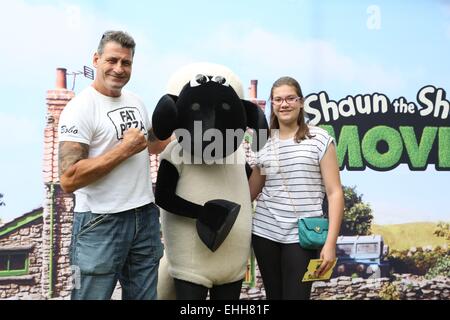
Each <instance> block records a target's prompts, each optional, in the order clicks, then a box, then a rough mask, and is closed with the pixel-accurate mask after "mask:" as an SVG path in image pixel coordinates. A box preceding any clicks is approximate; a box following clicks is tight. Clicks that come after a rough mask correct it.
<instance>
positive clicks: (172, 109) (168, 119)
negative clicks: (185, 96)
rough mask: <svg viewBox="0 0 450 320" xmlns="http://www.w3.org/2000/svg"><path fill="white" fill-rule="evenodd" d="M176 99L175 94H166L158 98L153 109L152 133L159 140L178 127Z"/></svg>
mask: <svg viewBox="0 0 450 320" xmlns="http://www.w3.org/2000/svg"><path fill="white" fill-rule="evenodd" d="M177 99H178V97H177V96H174V95H171V94H166V95H164V96H162V98H161V99H159V101H158V104H157V105H156V108H155V111H153V115H152V127H153V133H154V134H155V136H156V137H157V138H158V139H159V140H166V139H167V138H169V137H170V136H171V135H172V133H173V132H174V131H175V129H177V128H178V111H177V106H176V104H175V103H176V101H177Z"/></svg>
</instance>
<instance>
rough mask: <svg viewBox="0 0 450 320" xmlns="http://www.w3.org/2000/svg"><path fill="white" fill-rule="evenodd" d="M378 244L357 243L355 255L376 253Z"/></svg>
mask: <svg viewBox="0 0 450 320" xmlns="http://www.w3.org/2000/svg"><path fill="white" fill-rule="evenodd" d="M377 252H378V244H377V243H358V244H357V245H356V253H367V254H369V253H377Z"/></svg>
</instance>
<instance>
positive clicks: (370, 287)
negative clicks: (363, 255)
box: [311, 274, 450, 300]
mask: <svg viewBox="0 0 450 320" xmlns="http://www.w3.org/2000/svg"><path fill="white" fill-rule="evenodd" d="M382 297H384V298H385V299H399V300H449V299H450V278H448V277H436V278H434V279H430V280H427V279H425V278H424V277H419V276H412V275H410V274H402V275H400V274H395V275H394V280H393V281H391V282H390V281H389V279H388V278H379V279H362V278H353V279H352V278H350V277H339V278H334V279H331V280H330V281H328V282H315V283H314V285H313V291H312V293H311V299H312V300H381V299H382Z"/></svg>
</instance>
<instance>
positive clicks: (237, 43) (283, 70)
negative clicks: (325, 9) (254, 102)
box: [196, 25, 405, 90]
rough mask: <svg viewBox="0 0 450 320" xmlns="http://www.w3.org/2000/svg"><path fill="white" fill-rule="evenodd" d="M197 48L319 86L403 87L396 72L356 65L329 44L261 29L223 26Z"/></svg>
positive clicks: (380, 88) (356, 62)
mask: <svg viewBox="0 0 450 320" xmlns="http://www.w3.org/2000/svg"><path fill="white" fill-rule="evenodd" d="M246 30H247V31H246ZM199 43H200V42H199ZM198 46H199V47H200V48H196V49H200V50H198V51H206V52H208V53H210V54H212V53H213V52H221V54H222V55H223V56H231V57H238V59H240V60H241V65H244V66H247V68H253V69H255V70H263V71H264V74H267V75H272V74H273V75H275V76H280V75H282V74H291V75H298V76H299V77H301V79H303V78H306V77H309V78H311V79H313V80H314V79H317V80H320V82H321V83H327V82H328V81H330V82H331V81H333V82H337V83H344V84H345V85H347V84H348V85H351V86H354V85H355V84H358V85H359V86H364V87H366V88H372V90H375V89H376V90H383V89H384V88H389V89H390V90H395V89H397V90H401V89H402V88H404V87H405V83H404V80H403V78H402V76H401V74H400V73H399V72H397V71H391V70H387V69H386V68H385V67H384V66H382V65H377V64H373V63H372V64H366V63H365V62H358V61H356V60H354V59H352V57H351V56H350V55H349V54H345V53H341V52H339V51H338V50H337V49H336V46H335V45H334V44H333V43H332V42H329V41H324V40H320V39H316V40H314V39H310V40H299V39H296V38H294V37H291V36H288V35H282V34H277V33H274V32H269V31H267V30H264V29H261V28H255V27H249V26H236V25H224V26H223V27H222V28H221V29H220V30H219V31H218V32H217V33H215V34H213V35H211V36H210V37H209V39H207V41H204V39H202V41H201V44H199V45H198ZM259 72H260V71H259ZM301 79H300V80H301Z"/></svg>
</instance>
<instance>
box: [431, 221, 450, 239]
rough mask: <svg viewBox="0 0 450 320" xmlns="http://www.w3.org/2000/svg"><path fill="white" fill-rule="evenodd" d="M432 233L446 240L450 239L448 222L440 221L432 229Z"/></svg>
mask: <svg viewBox="0 0 450 320" xmlns="http://www.w3.org/2000/svg"><path fill="white" fill-rule="evenodd" d="M434 234H435V235H436V236H438V237H442V238H444V239H446V240H450V223H446V222H442V221H440V222H439V223H438V224H437V225H436V228H435V229H434Z"/></svg>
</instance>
